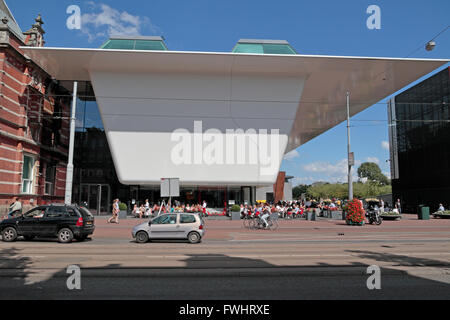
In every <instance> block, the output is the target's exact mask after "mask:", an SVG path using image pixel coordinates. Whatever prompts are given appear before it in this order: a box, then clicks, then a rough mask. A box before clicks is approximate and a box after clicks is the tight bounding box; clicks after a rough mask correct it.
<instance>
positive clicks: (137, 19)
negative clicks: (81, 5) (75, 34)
mask: <svg viewBox="0 0 450 320" xmlns="http://www.w3.org/2000/svg"><path fill="white" fill-rule="evenodd" d="M89 5H90V6H91V8H92V9H93V10H95V11H99V12H96V13H85V14H83V15H82V16H81V31H82V32H83V33H84V34H86V35H87V36H88V37H89V41H90V42H92V41H94V40H95V39H96V38H99V37H102V36H105V35H107V36H111V35H129V36H135V35H141V31H142V30H143V29H144V27H145V28H146V29H148V30H145V31H146V32H145V33H146V34H148V33H152V34H155V33H161V30H160V29H159V28H158V27H157V26H155V25H153V24H152V23H151V21H150V19H149V18H148V17H145V16H138V15H136V16H135V15H132V14H130V13H128V12H126V11H122V12H121V11H119V10H117V9H114V8H111V7H110V6H108V5H106V4H103V3H100V4H96V3H94V2H89Z"/></svg>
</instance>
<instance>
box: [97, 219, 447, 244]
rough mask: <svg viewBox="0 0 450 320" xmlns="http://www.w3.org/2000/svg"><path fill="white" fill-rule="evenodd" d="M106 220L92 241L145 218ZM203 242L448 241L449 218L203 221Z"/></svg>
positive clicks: (118, 234) (121, 234)
mask: <svg viewBox="0 0 450 320" xmlns="http://www.w3.org/2000/svg"><path fill="white" fill-rule="evenodd" d="M107 219H108V217H105V216H100V217H96V219H95V225H96V230H95V233H94V236H93V237H94V238H105V239H111V238H115V239H130V240H131V229H132V228H133V226H135V225H138V224H140V223H144V222H146V221H148V219H137V218H127V219H121V220H120V221H119V224H109V223H107ZM205 222H206V236H205V238H204V240H216V241H217V240H222V241H308V240H311V241H335V240H337V241H347V240H361V241H370V240H399V241H400V240H414V239H416V240H417V239H421V240H427V239H428V240H436V241H437V240H439V239H442V240H445V239H449V240H450V219H433V218H431V219H430V220H418V219H417V215H406V214H405V215H403V217H402V219H401V220H396V221H387V220H385V221H383V223H382V224H381V225H380V226H376V225H369V224H366V225H364V226H349V225H347V224H346V223H345V222H344V221H342V220H331V219H326V218H319V219H318V220H317V221H306V220H303V219H294V220H284V219H280V220H279V221H278V223H279V228H278V229H277V230H275V231H269V230H248V229H246V228H244V227H243V223H242V220H240V221H232V220H216V219H206V220H205Z"/></svg>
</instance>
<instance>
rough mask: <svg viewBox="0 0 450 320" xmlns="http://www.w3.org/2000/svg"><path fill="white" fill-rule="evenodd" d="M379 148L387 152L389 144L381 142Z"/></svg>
mask: <svg viewBox="0 0 450 320" xmlns="http://www.w3.org/2000/svg"><path fill="white" fill-rule="evenodd" d="M381 147H382V148H383V149H385V150H389V142H388V141H381Z"/></svg>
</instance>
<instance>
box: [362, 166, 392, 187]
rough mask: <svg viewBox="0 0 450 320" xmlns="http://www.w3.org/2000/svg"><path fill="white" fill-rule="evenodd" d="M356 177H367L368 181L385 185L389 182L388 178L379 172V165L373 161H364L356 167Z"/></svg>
mask: <svg viewBox="0 0 450 320" xmlns="http://www.w3.org/2000/svg"><path fill="white" fill-rule="evenodd" d="M358 177H359V178H360V179H362V178H367V180H368V181H371V182H375V183H377V184H379V185H382V186H385V185H388V184H389V179H388V178H387V177H386V176H385V175H384V174H383V173H382V172H381V169H380V167H379V166H378V165H377V164H376V163H374V162H364V163H362V164H361V165H360V166H359V168H358Z"/></svg>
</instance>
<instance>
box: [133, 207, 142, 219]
mask: <svg viewBox="0 0 450 320" xmlns="http://www.w3.org/2000/svg"><path fill="white" fill-rule="evenodd" d="M140 212H141V210H140V209H139V208H138V206H137V204H135V205H134V207H133V211H132V212H131V214H132V215H133V216H134V217H135V218H137V217H139V213H140Z"/></svg>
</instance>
